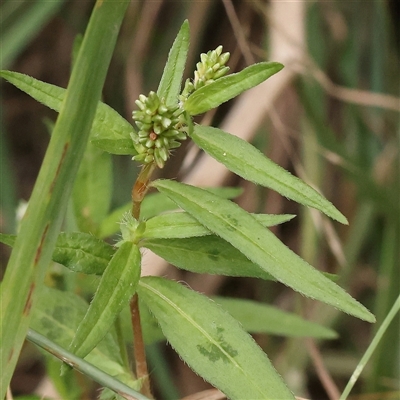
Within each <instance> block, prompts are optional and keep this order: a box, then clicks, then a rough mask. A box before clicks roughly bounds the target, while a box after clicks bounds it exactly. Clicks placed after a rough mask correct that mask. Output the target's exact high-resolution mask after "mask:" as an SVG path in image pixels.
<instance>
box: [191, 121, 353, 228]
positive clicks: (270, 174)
mask: <svg viewBox="0 0 400 400" xmlns="http://www.w3.org/2000/svg"><path fill="white" fill-rule="evenodd" d="M191 138H192V139H193V141H194V142H195V143H196V144H197V145H198V146H199V147H200V148H202V149H203V150H204V151H205V152H206V153H208V154H209V155H210V156H211V157H213V158H215V159H216V160H217V161H219V162H220V163H222V164H224V165H225V166H226V167H227V168H228V169H229V170H230V171H232V172H234V173H235V174H237V175H239V176H241V177H242V178H244V179H246V180H248V181H251V182H254V183H256V184H259V185H262V186H266V187H269V188H271V189H273V190H275V191H277V192H278V193H280V194H281V195H283V196H285V197H287V198H289V199H292V200H295V201H297V202H298V203H300V204H304V205H306V206H309V207H313V208H316V209H317V210H320V211H322V212H323V213H325V214H326V215H328V216H329V217H331V218H333V219H335V220H337V221H339V222H341V223H342V224H347V223H348V222H347V219H346V217H345V216H344V215H343V214H342V213H341V212H340V211H338V210H337V209H336V208H335V207H334V205H333V204H332V203H330V202H329V201H328V200H326V199H325V198H324V197H323V196H322V195H321V194H319V193H318V192H317V191H316V190H314V189H313V188H312V187H311V186H309V185H307V184H306V183H305V182H303V181H302V180H300V179H299V178H297V177H295V176H293V175H292V174H291V173H290V172H288V171H286V170H285V169H284V168H282V167H280V166H279V165H277V164H275V163H274V162H272V161H271V160H270V159H269V158H267V157H265V155H264V154H262V153H261V152H260V151H259V150H258V149H256V148H255V147H254V146H252V145H251V144H250V143H247V142H246V141H245V140H243V139H240V138H238V137H237V136H234V135H230V134H229V133H226V132H224V131H222V130H220V129H217V128H211V127H207V126H200V125H195V126H194V130H193V132H192V134H191Z"/></svg>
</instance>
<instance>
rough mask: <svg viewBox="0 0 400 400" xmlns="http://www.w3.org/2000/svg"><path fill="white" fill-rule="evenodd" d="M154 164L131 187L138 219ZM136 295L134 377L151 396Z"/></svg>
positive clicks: (133, 302) (133, 304) (133, 306)
mask: <svg viewBox="0 0 400 400" xmlns="http://www.w3.org/2000/svg"><path fill="white" fill-rule="evenodd" d="M154 168H155V164H147V165H143V167H142V170H141V171H140V173H139V176H138V177H137V179H136V182H135V184H134V186H133V188H132V216H133V217H134V218H135V219H136V220H139V216H140V206H141V204H142V201H143V198H144V196H145V195H146V192H147V190H148V188H149V182H150V178H151V174H152V173H153V171H154ZM138 300H139V299H138V295H137V293H135V295H134V296H133V297H132V299H131V302H130V309H131V321H132V329H133V349H134V350H133V351H134V358H135V363H136V377H137V378H138V379H142V380H143V385H142V389H141V393H142V394H144V395H145V396H147V397H152V394H151V390H150V380H149V372H148V369H147V361H146V352H145V348H144V341H143V335H142V326H141V322H140V311H139V301H138Z"/></svg>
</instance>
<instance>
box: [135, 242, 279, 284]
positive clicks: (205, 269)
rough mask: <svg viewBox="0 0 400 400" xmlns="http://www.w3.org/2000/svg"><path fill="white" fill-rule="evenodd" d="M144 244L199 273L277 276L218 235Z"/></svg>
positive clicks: (168, 259) (167, 259) (185, 267)
mask: <svg viewBox="0 0 400 400" xmlns="http://www.w3.org/2000/svg"><path fill="white" fill-rule="evenodd" d="M141 245H142V246H143V247H146V248H147V249H149V250H151V251H152V252H154V253H155V254H157V255H158V256H160V257H161V258H163V259H164V260H166V261H168V262H169V263H170V264H172V265H175V266H176V267H178V268H181V269H184V270H186V271H191V272H195V273H197V274H213V275H225V276H247V277H250V278H260V279H266V280H274V279H275V278H274V277H272V276H271V275H270V274H269V273H268V272H266V271H265V270H263V269H262V268H260V266H258V265H257V264H255V263H253V262H251V261H250V260H249V259H248V258H247V257H246V256H244V255H243V254H242V253H241V252H240V251H239V250H238V249H236V248H235V247H233V246H232V245H231V244H230V243H228V242H227V241H225V240H224V239H221V238H220V237H218V236H215V235H209V236H202V237H191V238H186V239H146V240H143V242H141Z"/></svg>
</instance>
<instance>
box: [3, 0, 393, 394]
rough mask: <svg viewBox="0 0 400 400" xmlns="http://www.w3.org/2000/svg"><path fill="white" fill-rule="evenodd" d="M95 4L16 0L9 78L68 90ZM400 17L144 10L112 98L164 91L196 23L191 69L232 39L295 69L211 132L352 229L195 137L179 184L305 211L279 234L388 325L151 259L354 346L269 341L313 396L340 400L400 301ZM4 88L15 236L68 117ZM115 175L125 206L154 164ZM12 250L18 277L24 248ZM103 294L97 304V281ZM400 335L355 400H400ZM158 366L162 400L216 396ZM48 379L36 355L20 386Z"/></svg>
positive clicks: (161, 6) (7, 26) (281, 9)
mask: <svg viewBox="0 0 400 400" xmlns="http://www.w3.org/2000/svg"><path fill="white" fill-rule="evenodd" d="M92 7H93V2H90V1H86V2H81V1H68V2H67V1H65V2H64V1H58V2H45V1H20V2H15V1H12V0H6V1H4V2H2V4H1V6H0V17H1V20H0V26H1V32H0V43H1V58H0V62H1V68H2V69H10V70H14V71H18V72H22V73H25V74H28V75H31V76H34V77H35V78H37V79H40V80H43V81H46V82H49V83H53V84H56V85H58V86H63V87H66V84H67V82H68V78H69V73H70V63H71V54H73V41H74V39H75V37H76V35H77V34H80V33H82V32H83V31H84V28H85V27H86V25H87V21H88V18H89V16H90V13H91V10H92ZM396 7H398V6H397V4H396V3H395V2H393V3H390V2H383V1H370V2H366V1H360V2H345V1H337V2H318V1H314V2H279V1H276V2H270V3H267V2H263V1H254V2H241V1H237V2H233V3H232V2H231V1H228V0H224V1H202V2H184V1H182V2H168V1H152V2H132V3H131V5H130V7H129V9H128V13H127V15H126V18H125V21H124V25H123V28H122V31H121V35H120V38H119V42H118V44H117V49H116V52H115V54H114V58H113V61H112V64H111V68H110V71H109V74H108V77H107V81H106V85H105V87H104V91H103V99H104V101H105V102H106V103H107V104H109V105H111V106H112V107H113V108H115V109H117V110H118V111H119V112H120V113H121V114H122V115H123V116H125V117H126V118H129V116H130V114H131V111H132V110H133V109H134V108H135V105H134V100H135V99H136V98H137V97H138V95H139V93H147V92H148V91H149V90H152V89H155V88H154V85H155V84H156V83H157V82H158V81H159V77H160V75H161V72H162V68H163V65H164V63H165V59H166V55H167V54H168V49H169V46H170V44H171V43H172V41H173V38H174V36H175V34H176V32H177V30H178V29H179V26H180V25H181V23H182V21H183V20H184V19H185V18H188V19H189V21H190V25H191V37H192V43H191V47H190V51H191V53H190V55H189V62H190V63H191V65H189V66H188V71H191V70H192V67H193V65H194V63H195V62H196V61H197V57H198V54H199V53H200V52H205V51H208V50H210V49H213V48H215V47H217V45H219V44H222V45H223V46H224V50H225V51H230V52H231V54H232V57H231V60H230V63H229V64H230V66H231V69H232V70H239V69H242V68H243V67H245V66H246V65H249V64H251V63H253V62H254V61H261V60H272V61H278V62H282V63H283V64H285V66H286V68H285V70H284V71H283V72H281V73H280V74H278V76H279V78H278V76H277V77H276V78H277V79H276V80H275V81H274V84H272V80H271V84H270V86H268V88H269V91H266V90H265V89H259V90H253V91H250V92H248V93H246V94H244V95H243V96H242V97H241V98H240V99H238V100H237V101H235V102H230V103H228V104H227V105H224V106H222V107H220V109H219V110H218V111H217V112H216V113H209V114H207V115H205V116H204V117H203V118H204V120H203V123H210V122H211V121H212V123H213V125H214V126H217V125H218V126H220V127H221V128H223V129H224V130H227V131H229V132H231V133H234V134H237V135H238V136H241V137H243V138H246V139H247V140H249V141H251V142H252V143H253V144H255V145H256V146H257V147H258V148H260V149H261V150H262V151H264V152H265V153H266V154H267V155H268V156H269V157H270V158H272V159H273V160H274V161H275V162H277V163H278V164H280V165H282V166H283V167H285V168H287V169H289V170H291V171H292V172H293V173H296V174H297V175H299V176H300V177H302V178H303V179H305V180H306V181H308V182H310V183H312V184H313V185H315V186H316V187H318V188H319V189H320V190H321V191H322V192H323V193H324V194H325V195H326V197H327V198H328V199H330V200H331V201H332V202H333V203H334V204H335V205H336V206H337V207H338V208H339V209H340V210H341V211H342V212H343V213H344V214H345V215H346V216H347V217H348V219H349V221H350V225H349V227H343V226H339V224H334V223H331V222H329V221H328V220H327V219H326V218H324V217H322V216H321V215H320V214H319V213H316V212H310V211H309V210H306V209H305V208H299V207H298V206H297V205H296V204H295V203H293V202H289V201H287V200H286V199H284V198H281V197H280V196H279V195H276V194H274V193H272V192H270V191H268V190H265V189H260V188H257V187H255V186H253V185H251V184H249V183H244V182H242V181H241V180H240V179H238V178H237V177H235V176H232V175H230V174H228V173H227V171H226V170H224V169H223V168H221V167H217V166H216V165H214V164H213V163H212V161H211V160H209V159H207V158H205V157H203V156H202V155H201V154H199V153H197V152H196V150H194V148H192V147H191V145H190V143H185V144H184V145H183V146H182V148H180V149H178V150H177V151H176V152H175V153H174V157H173V159H172V160H171V161H170V162H169V163H168V164H167V166H166V168H165V169H164V170H163V171H162V173H163V176H164V177H168V178H172V177H177V176H178V177H179V178H180V179H182V180H184V181H186V182H190V183H193V184H198V185H206V186H216V185H220V184H227V185H232V186H242V187H244V189H245V191H244V193H243V195H242V196H241V197H239V199H238V202H239V203H240V205H241V206H242V207H244V208H245V209H246V210H248V211H255V212H268V213H278V212H279V213H295V214H297V215H298V217H297V218H296V219H295V220H293V221H291V222H289V223H287V224H284V225H282V226H281V227H279V228H278V229H276V230H275V233H276V234H277V235H278V236H279V237H280V238H281V239H282V240H283V242H284V243H287V244H288V245H289V246H290V247H291V248H292V249H294V250H295V251H296V252H297V253H299V254H300V255H301V256H302V257H303V258H305V259H306V260H308V261H310V262H311V263H312V264H313V265H315V266H316V267H318V268H320V269H321V270H324V271H327V272H331V273H337V274H339V275H340V284H341V285H342V286H343V287H345V288H346V289H347V290H348V291H349V292H350V293H351V294H352V295H353V296H354V297H355V298H357V299H358V300H360V301H361V302H362V303H363V304H365V305H366V306H367V307H368V308H369V309H370V310H371V311H373V312H374V313H375V315H376V316H377V320H378V322H377V324H376V326H371V325H370V324H368V323H365V322H362V321H359V320H357V319H355V318H352V317H349V316H346V315H344V314H341V313H336V312H335V310H333V309H331V308H330V307H327V306H324V305H322V304H316V303H314V302H310V301H306V300H304V299H302V298H301V297H300V296H299V295H297V294H295V293H293V292H292V291H291V290H287V289H285V288H284V287H283V286H280V285H278V284H276V283H272V282H268V281H267V282H266V281H257V280H253V279H239V278H226V277H215V276H205V277H202V278H199V276H198V275H195V274H190V273H188V272H184V271H178V270H176V269H175V268H171V267H168V266H166V265H164V264H162V263H161V262H160V261H159V260H157V259H155V258H154V257H153V256H152V255H150V254H148V255H147V256H148V258H147V259H145V262H144V267H145V269H146V273H147V274H160V275H163V276H165V275H167V276H169V277H171V278H173V279H177V280H184V281H186V282H187V283H188V284H189V285H190V287H192V288H193V289H195V290H199V291H201V292H203V293H207V294H222V295H227V296H232V297H233V296H236V297H243V298H248V299H256V300H258V301H264V302H266V303H272V302H273V303H274V304H276V305H279V306H280V307H281V308H282V309H285V310H290V311H297V312H298V313H301V314H303V315H307V316H308V317H309V318H310V319H312V320H314V321H318V322H321V323H324V324H325V325H326V326H331V327H333V328H334V329H335V330H336V331H337V332H338V333H339V335H340V337H339V339H337V340H333V341H327V342H323V343H316V342H314V341H310V340H307V339H304V338H299V339H283V338H280V337H273V336H268V337H267V336H265V335H256V336H255V337H256V339H257V341H258V343H259V344H260V345H261V346H262V347H263V348H264V349H265V350H266V352H267V353H268V355H269V356H270V358H271V359H272V360H273V362H274V365H275V366H276V368H277V369H278V370H279V372H280V373H281V374H282V375H283V376H284V379H285V381H286V382H287V383H288V384H289V385H290V387H291V389H292V390H293V391H295V392H296V393H298V394H302V395H304V396H305V397H309V398H313V399H325V398H336V397H335V396H337V393H338V392H337V388H339V392H340V391H341V390H342V389H343V387H344V385H345V384H346V382H347V380H348V378H349V376H350V375H351V373H352V372H353V370H354V368H355V367H356V365H357V363H358V361H359V359H360V358H361V356H362V355H363V353H364V351H365V349H366V348H367V346H368V344H369V343H370V341H371V339H372V337H373V336H374V333H375V332H376V330H377V329H378V327H379V325H380V323H381V322H382V320H383V319H384V317H385V316H386V314H387V313H388V311H389V309H390V307H391V306H392V304H393V302H394V301H395V299H396V298H397V296H398V294H399V289H400V284H399V282H400V276H399V261H400V255H399V249H398V244H399V243H400V202H399V199H400V192H399V190H400V176H399V171H400V170H399V154H398V151H399V134H400V132H399V108H400V106H399V73H398V72H399V58H400V46H399V43H400V42H399V32H398V30H397V31H396V24H397V21H398V20H399V14H398V13H399V11H398V8H397V9H396ZM396 34H397V36H396ZM133 55H135V56H134V57H133ZM0 91H1V92H0V95H1V97H2V106H1V107H2V109H1V121H0V129H1V135H0V140H1V146H0V151H1V153H0V161H1V185H0V195H1V214H0V230H1V232H5V233H15V231H16V209H17V206H18V205H19V204H21V203H20V202H21V201H23V200H25V201H26V200H28V199H29V195H30V192H31V189H32V187H33V185H34V182H35V179H36V175H37V173H38V170H39V167H40V163H41V161H42V158H43V155H44V151H45V149H46V146H47V143H48V139H49V137H48V133H47V132H48V130H47V128H46V124H47V123H48V122H49V121H54V120H55V114H54V113H53V112H51V111H50V110H49V109H47V108H46V107H44V106H42V105H40V104H38V103H37V102H35V101H34V100H33V99H31V98H29V97H28V96H27V95H25V94H23V93H22V92H19V91H18V90H17V89H15V88H13V87H11V85H8V84H6V83H5V82H1V86H0ZM182 161H183V164H182ZM181 164H182V165H183V168H181V169H178V166H180V165H181ZM113 167H114V169H113V174H114V176H115V187H114V194H113V207H118V206H119V205H121V204H124V203H126V202H127V201H129V198H130V190H131V186H132V183H133V182H134V179H135V176H136V174H137V172H138V169H137V167H136V166H135V164H134V163H132V162H131V161H130V159H129V157H118V158H115V162H114V165H113ZM1 249H2V253H1V263H2V268H3V269H4V268H5V265H6V263H7V258H8V255H9V253H8V249H6V248H4V247H2V248H1ZM87 286H88V294H89V293H90V282H89V283H88V285H87ZM399 328H400V322H399V317H397V319H395V321H394V322H393V323H392V324H391V326H390V328H389V330H388V331H387V332H386V334H385V336H384V338H383V341H382V343H381V344H380V346H379V347H378V349H377V351H376V353H375V355H374V357H373V359H372V360H371V362H370V363H369V364H368V365H367V368H366V370H365V371H364V373H363V375H362V377H361V379H360V381H359V382H358V383H357V385H356V388H355V389H354V392H353V393H354V394H357V393H358V394H359V396H360V397H355V398H363V399H364V398H365V399H367V398H368V399H372V398H379V399H389V398H390V399H394V398H399V393H400V392H399V390H400V388H399V383H398V382H399V365H400V356H399V347H400V346H399V340H398V333H399ZM149 358H150V363H151V369H152V373H153V375H154V377H155V379H154V380H155V382H156V385H157V390H156V392H158V393H162V395H160V396H159V398H166V399H167V398H170V399H174V398H178V397H179V396H181V397H183V396H185V395H188V394H190V393H193V392H196V391H199V390H202V389H204V388H207V385H206V384H205V383H204V382H203V381H202V380H201V379H200V378H198V377H196V376H195V375H194V374H193V373H192V372H191V371H190V370H189V369H188V368H187V367H186V366H185V365H184V364H183V363H182V362H180V360H179V359H178V358H177V357H176V356H174V355H173V353H172V352H171V351H170V350H169V348H168V347H166V346H164V344H159V345H153V346H151V347H150V348H149ZM47 381H48V379H47V377H46V374H45V369H44V362H43V358H42V355H41V354H40V353H39V352H38V351H37V350H36V349H35V348H34V347H33V346H32V345H26V346H25V349H24V352H23V354H22V356H21V360H20V364H19V368H18V370H17V373H16V375H15V377H14V380H13V392H14V393H15V394H23V393H32V392H33V391H34V390H39V391H38V392H37V393H42V394H43V393H44V392H43V390H45V389H43V388H46V387H47V386H46V383H47ZM38 385H39V389H38ZM46 390H47V389H46ZM47 393H48V392H47ZM89 397H90V394H87V398H89Z"/></svg>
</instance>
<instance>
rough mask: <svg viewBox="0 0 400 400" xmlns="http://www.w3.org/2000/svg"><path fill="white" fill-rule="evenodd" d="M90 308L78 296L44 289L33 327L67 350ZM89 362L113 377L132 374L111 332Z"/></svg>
mask: <svg viewBox="0 0 400 400" xmlns="http://www.w3.org/2000/svg"><path fill="white" fill-rule="evenodd" d="M87 309H88V304H87V303H86V302H85V301H84V300H83V299H82V298H81V297H79V296H77V295H76V294H74V293H71V292H62V291H60V290H56V289H51V288H48V287H46V286H44V287H43V288H42V289H41V292H40V296H39V299H38V303H37V306H36V307H35V309H34V311H33V313H32V320H31V324H30V327H31V328H32V329H34V330H36V331H37V332H39V333H41V334H42V335H44V336H46V337H47V338H49V339H50V340H52V341H54V342H55V343H56V344H58V345H60V346H62V347H64V348H67V347H68V345H69V344H70V343H71V341H72V339H73V337H74V335H75V332H76V330H77V329H78V326H79V323H80V322H81V321H82V319H83V317H84V316H85V313H86V312H87ZM86 360H87V361H88V362H90V363H92V364H94V365H97V366H98V367H99V368H100V369H102V370H103V371H104V372H107V373H109V374H110V375H112V376H114V375H120V374H123V375H125V376H127V377H129V375H130V374H129V372H128V371H125V370H124V368H123V366H122V364H123V363H122V359H121V356H120V352H119V348H118V345H117V343H116V341H115V340H114V338H113V336H112V335H111V334H110V333H108V334H106V335H105V336H104V339H103V340H102V341H101V342H100V343H99V344H98V345H97V346H96V348H94V349H93V351H92V352H91V353H90V354H88V355H87V357H86ZM131 380H132V379H131ZM132 381H133V380H132Z"/></svg>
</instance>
